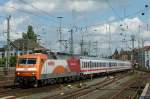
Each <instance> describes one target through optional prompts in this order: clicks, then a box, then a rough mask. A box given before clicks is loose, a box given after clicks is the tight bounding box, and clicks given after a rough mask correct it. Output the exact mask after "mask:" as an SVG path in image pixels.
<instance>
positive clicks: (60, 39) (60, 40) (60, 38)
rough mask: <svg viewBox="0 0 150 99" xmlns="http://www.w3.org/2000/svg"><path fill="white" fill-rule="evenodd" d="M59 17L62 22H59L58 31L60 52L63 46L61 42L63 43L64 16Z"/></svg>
mask: <svg viewBox="0 0 150 99" xmlns="http://www.w3.org/2000/svg"><path fill="white" fill-rule="evenodd" d="M57 18H58V19H60V22H59V30H58V32H59V49H60V52H61V51H62V46H61V44H62V31H61V24H62V23H61V21H62V18H63V17H57Z"/></svg>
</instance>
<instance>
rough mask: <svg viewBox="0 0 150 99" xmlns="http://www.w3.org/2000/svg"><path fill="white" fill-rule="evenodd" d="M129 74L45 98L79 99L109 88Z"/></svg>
mask: <svg viewBox="0 0 150 99" xmlns="http://www.w3.org/2000/svg"><path fill="white" fill-rule="evenodd" d="M127 75H128V74H124V75H118V76H116V77H114V78H109V79H105V80H103V81H101V82H98V83H96V84H93V85H90V86H86V87H83V88H80V89H76V90H73V91H69V92H64V93H63V94H55V95H52V96H48V97H45V98H44V99H76V98H78V97H81V96H84V95H87V94H90V93H91V92H93V91H95V90H96V89H100V88H103V87H104V86H107V85H109V84H111V83H113V82H115V81H118V80H119V79H122V78H124V77H126V76H127Z"/></svg>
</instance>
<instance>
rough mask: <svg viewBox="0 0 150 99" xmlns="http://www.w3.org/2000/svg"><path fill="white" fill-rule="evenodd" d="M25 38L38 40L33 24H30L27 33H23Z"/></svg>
mask: <svg viewBox="0 0 150 99" xmlns="http://www.w3.org/2000/svg"><path fill="white" fill-rule="evenodd" d="M23 39H31V40H33V41H35V42H36V41H37V35H36V34H35V33H34V30H33V27H32V26H31V25H29V26H28V30H27V33H23Z"/></svg>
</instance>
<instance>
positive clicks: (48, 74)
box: [15, 53, 80, 87]
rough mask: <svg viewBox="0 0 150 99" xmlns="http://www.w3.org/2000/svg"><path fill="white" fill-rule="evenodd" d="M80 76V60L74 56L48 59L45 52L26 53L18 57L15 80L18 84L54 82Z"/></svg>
mask: <svg viewBox="0 0 150 99" xmlns="http://www.w3.org/2000/svg"><path fill="white" fill-rule="evenodd" d="M79 76H80V61H79V59H77V58H75V57H70V58H68V59H67V60H66V59H48V56H47V55H46V54H40V53H37V54H26V55H22V56H19V57H18V60H17V65H16V80H15V81H16V82H17V83H19V84H20V85H29V84H30V85H34V86H35V87H36V86H37V85H38V84H47V83H54V82H56V81H58V80H59V81H60V80H61V81H63V80H64V79H66V80H68V79H70V78H75V77H79Z"/></svg>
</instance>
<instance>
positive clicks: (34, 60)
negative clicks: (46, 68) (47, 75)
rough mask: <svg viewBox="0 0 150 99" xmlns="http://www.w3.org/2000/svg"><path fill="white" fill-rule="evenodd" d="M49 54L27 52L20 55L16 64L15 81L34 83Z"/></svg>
mask: <svg viewBox="0 0 150 99" xmlns="http://www.w3.org/2000/svg"><path fill="white" fill-rule="evenodd" d="M46 58H47V56H46V55H43V54H27V55H22V56H19V57H18V59H17V64H16V79H15V82H16V83H19V84H20V85H29V84H30V85H34V84H35V83H36V82H37V80H38V78H39V75H40V74H39V72H40V71H39V70H40V67H41V66H42V65H43V62H41V61H43V60H44V59H46Z"/></svg>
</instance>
